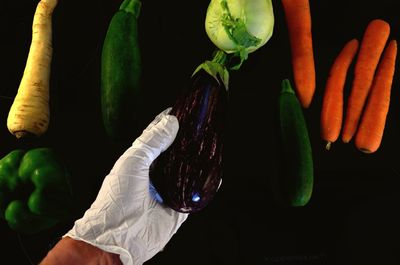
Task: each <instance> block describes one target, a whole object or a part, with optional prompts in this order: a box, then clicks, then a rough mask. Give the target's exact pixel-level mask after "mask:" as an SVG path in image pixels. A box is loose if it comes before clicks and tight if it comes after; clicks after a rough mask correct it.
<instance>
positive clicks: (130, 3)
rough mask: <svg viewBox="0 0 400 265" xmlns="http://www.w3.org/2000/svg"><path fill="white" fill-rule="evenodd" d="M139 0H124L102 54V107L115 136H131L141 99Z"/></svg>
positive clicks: (107, 126)
mask: <svg viewBox="0 0 400 265" xmlns="http://www.w3.org/2000/svg"><path fill="white" fill-rule="evenodd" d="M140 7H141V2H140V1H139V0H124V2H123V3H122V4H121V6H120V8H119V10H118V11H117V12H116V13H115V14H114V15H113V17H112V19H111V21H110V24H109V25H108V30H107V33H106V36H105V39H104V43H103V48H102V54H101V110H102V119H103V124H104V128H105V131H106V133H107V135H108V136H110V137H112V138H125V137H128V136H129V134H130V133H131V132H130V129H132V127H133V126H132V124H134V123H135V121H136V120H137V118H138V117H136V116H137V109H138V105H139V104H140V102H141V100H140V97H141V89H140V83H141V57H140V49H139V43H138V25H137V19H138V17H139V13H140Z"/></svg>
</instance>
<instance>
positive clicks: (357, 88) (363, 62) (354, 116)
mask: <svg viewBox="0 0 400 265" xmlns="http://www.w3.org/2000/svg"><path fill="white" fill-rule="evenodd" d="M389 34H390V26H389V24H388V23H387V22H385V21H383V20H381V19H374V20H372V21H371V22H370V23H369V24H368V25H367V28H366V30H365V32H364V36H363V39H362V41H361V45H360V51H359V53H358V56H357V60H356V64H355V67H354V79H353V84H352V88H351V91H350V96H349V99H348V102H347V109H346V117H345V122H344V126H343V132H342V141H343V142H345V143H348V142H350V140H351V139H352V138H353V136H354V134H355V132H356V130H357V127H358V123H359V120H360V117H361V114H362V111H363V108H364V105H365V102H366V99H367V96H368V93H369V91H370V87H371V85H372V80H373V78H374V74H375V70H376V67H377V65H378V62H379V59H380V57H381V55H382V52H383V49H384V48H385V45H386V42H387V39H388V37H389Z"/></svg>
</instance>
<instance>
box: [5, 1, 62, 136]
mask: <svg viewBox="0 0 400 265" xmlns="http://www.w3.org/2000/svg"><path fill="white" fill-rule="evenodd" d="M57 2H58V1H57V0H42V1H40V2H39V3H38V5H37V7H36V11H35V15H34V18H33V22H32V41H31V45H30V48H29V53H28V59H27V61H26V65H25V70H24V73H23V76H22V79H21V82H20V85H19V88H18V92H17V95H16V96H15V99H14V102H13V104H12V106H11V108H10V112H9V114H8V118H7V127H8V130H9V131H10V132H11V133H12V134H14V135H15V136H16V137H17V138H21V137H24V136H27V135H29V134H33V135H36V136H39V135H41V134H43V133H44V132H45V131H46V130H47V128H48V125H49V119H50V110H49V82H50V64H51V59H52V52H53V49H52V20H51V16H52V13H53V10H54V8H55V7H56V5H57Z"/></svg>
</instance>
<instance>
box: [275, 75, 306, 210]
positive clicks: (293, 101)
mask: <svg viewBox="0 0 400 265" xmlns="http://www.w3.org/2000/svg"><path fill="white" fill-rule="evenodd" d="M279 117H280V133H281V137H282V138H281V140H282V151H283V160H282V174H280V175H281V178H280V186H281V187H280V190H281V192H282V196H281V197H282V198H283V202H284V203H285V204H288V205H290V206H304V205H306V204H307V203H308V202H309V200H310V198H311V195H312V190H313V182H314V167H313V157H312V148H311V143H310V139H309V135H308V130H307V124H306V120H305V118H304V114H303V109H302V107H301V105H300V102H299V100H298V98H297V96H296V94H295V92H294V90H293V89H292V86H291V84H290V81H289V80H288V79H285V80H283V81H282V89H281V93H280V96H279Z"/></svg>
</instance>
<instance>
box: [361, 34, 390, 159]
mask: <svg viewBox="0 0 400 265" xmlns="http://www.w3.org/2000/svg"><path fill="white" fill-rule="evenodd" d="M396 56H397V42H396V40H392V41H390V42H389V44H388V46H387V47H386V49H385V52H384V54H383V57H382V59H381V62H380V63H379V65H378V69H377V71H376V74H375V77H374V81H373V85H372V87H371V93H370V95H369V97H368V100H367V105H366V108H365V111H364V113H363V114H362V118H361V122H360V126H359V128H358V130H357V133H356V139H355V145H356V147H357V148H358V149H359V150H360V151H362V152H365V153H373V152H375V151H376V150H378V148H379V146H380V144H381V141H382V136H383V131H384V129H385V123H386V116H387V113H388V111H389V104H390V91H391V88H392V83H393V75H394V71H395V64H396Z"/></svg>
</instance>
